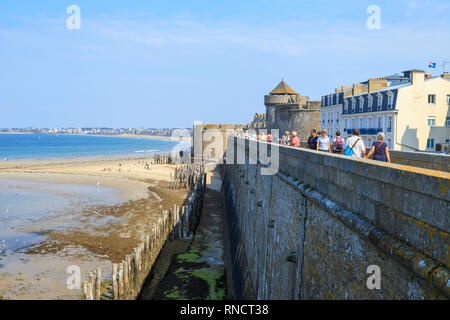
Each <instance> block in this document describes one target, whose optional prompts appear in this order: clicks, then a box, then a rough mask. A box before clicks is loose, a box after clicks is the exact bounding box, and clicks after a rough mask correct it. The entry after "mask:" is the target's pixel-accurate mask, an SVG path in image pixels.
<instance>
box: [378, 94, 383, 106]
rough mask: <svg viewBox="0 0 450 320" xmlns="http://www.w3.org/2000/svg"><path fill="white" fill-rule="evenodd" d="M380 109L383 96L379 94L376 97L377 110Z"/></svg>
mask: <svg viewBox="0 0 450 320" xmlns="http://www.w3.org/2000/svg"><path fill="white" fill-rule="evenodd" d="M382 107H383V95H382V94H381V93H379V94H378V95H377V110H381V108H382Z"/></svg>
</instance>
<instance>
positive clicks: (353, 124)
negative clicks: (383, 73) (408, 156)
mask: <svg viewBox="0 0 450 320" xmlns="http://www.w3.org/2000/svg"><path fill="white" fill-rule="evenodd" d="M403 73H404V76H403V77H402V78H403V80H402V83H401V84H397V85H389V84H390V82H389V81H385V82H384V85H381V86H380V85H378V87H377V88H376V89H378V90H371V89H373V88H370V85H369V86H368V87H365V86H364V85H363V86H361V85H357V86H358V87H356V89H357V90H355V86H354V87H353V89H350V90H342V91H341V92H336V93H335V94H331V95H328V96H324V97H323V98H322V108H321V110H322V112H321V120H320V124H321V126H322V128H325V129H327V131H328V132H329V136H330V137H331V136H333V137H334V136H335V131H337V130H339V131H340V132H341V135H342V136H343V137H344V138H348V137H349V136H350V135H351V132H352V130H353V129H354V128H358V129H359V131H360V133H361V137H362V138H363V140H364V143H365V145H366V147H370V146H371V145H372V143H373V142H374V141H376V136H377V133H378V132H383V133H384V134H385V142H386V143H387V145H388V147H389V148H390V149H391V150H403V151H417V150H421V151H435V150H438V148H437V146H438V145H445V144H449V143H450V111H449V105H450V77H449V76H448V74H443V75H442V76H440V77H434V78H430V77H427V78H426V76H425V72H423V71H421V70H408V71H404V72H403ZM404 79H409V81H405V80H404ZM377 80H380V79H377ZM379 83H382V82H380V81H379ZM397 83H398V82H397ZM382 87H384V88H382ZM355 93H357V94H355ZM338 116H339V118H336V117H338Z"/></svg>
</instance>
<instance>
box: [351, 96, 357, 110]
mask: <svg viewBox="0 0 450 320" xmlns="http://www.w3.org/2000/svg"><path fill="white" fill-rule="evenodd" d="M355 110H356V100H355V99H354V98H352V112H355Z"/></svg>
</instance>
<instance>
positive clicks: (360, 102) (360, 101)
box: [359, 97, 364, 112]
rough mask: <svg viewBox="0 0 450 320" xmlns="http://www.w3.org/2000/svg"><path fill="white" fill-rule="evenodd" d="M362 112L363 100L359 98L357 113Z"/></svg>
mask: <svg viewBox="0 0 450 320" xmlns="http://www.w3.org/2000/svg"><path fill="white" fill-rule="evenodd" d="M363 111H364V98H363V97H359V112H363Z"/></svg>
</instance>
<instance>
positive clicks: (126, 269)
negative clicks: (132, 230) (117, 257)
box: [123, 255, 130, 300]
mask: <svg viewBox="0 0 450 320" xmlns="http://www.w3.org/2000/svg"><path fill="white" fill-rule="evenodd" d="M129 272H130V267H129V261H128V255H127V256H126V257H125V260H124V261H123V292H124V299H125V300H127V299H128V284H129V283H128V275H129Z"/></svg>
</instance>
